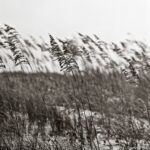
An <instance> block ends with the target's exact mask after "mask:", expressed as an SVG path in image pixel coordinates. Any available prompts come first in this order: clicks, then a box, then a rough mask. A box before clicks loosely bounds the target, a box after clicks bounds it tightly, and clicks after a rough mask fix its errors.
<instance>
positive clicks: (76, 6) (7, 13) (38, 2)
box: [0, 0, 150, 42]
mask: <svg viewBox="0 0 150 150" xmlns="http://www.w3.org/2000/svg"><path fill="white" fill-rule="evenodd" d="M149 15H150V0H0V23H6V24H9V25H12V26H13V27H16V29H17V30H18V31H19V32H20V33H22V34H25V35H28V34H33V35H43V36H47V33H51V34H54V35H56V36H61V37H66V36H68V35H72V34H74V33H75V32H81V33H87V34H92V33H95V34H98V35H100V36H101V38H102V39H104V40H108V41H115V40H120V39H123V38H124V37H125V35H127V33H131V34H132V35H133V36H134V37H137V38H140V39H146V40H147V41H149V42H150V28H149V27H150V16H149Z"/></svg>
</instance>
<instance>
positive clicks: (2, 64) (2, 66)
mask: <svg viewBox="0 0 150 150" xmlns="http://www.w3.org/2000/svg"><path fill="white" fill-rule="evenodd" d="M4 68H6V66H5V64H4V63H3V60H2V58H1V57H0V70H1V69H4Z"/></svg>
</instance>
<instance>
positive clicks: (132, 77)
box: [122, 60, 140, 86]
mask: <svg viewBox="0 0 150 150" xmlns="http://www.w3.org/2000/svg"><path fill="white" fill-rule="evenodd" d="M128 63H129V66H128V68H126V69H122V72H123V73H124V75H125V78H126V81H127V82H129V83H130V84H133V85H135V86H138V84H139V82H140V78H139V76H138V72H137V70H136V69H135V68H134V65H133V62H132V61H131V60H128Z"/></svg>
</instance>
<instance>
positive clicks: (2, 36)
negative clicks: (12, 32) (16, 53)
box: [0, 26, 10, 49]
mask: <svg viewBox="0 0 150 150" xmlns="http://www.w3.org/2000/svg"><path fill="white" fill-rule="evenodd" d="M0 41H1V43H2V46H3V48H6V49H10V47H9V41H8V38H7V33H6V32H5V29H4V27H3V26H0Z"/></svg>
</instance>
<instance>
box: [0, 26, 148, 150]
mask: <svg viewBox="0 0 150 150" xmlns="http://www.w3.org/2000/svg"><path fill="white" fill-rule="evenodd" d="M2 31H3V32H2ZM4 33H5V34H4ZM2 35H3V36H2ZM49 36H50V46H49V45H48V44H46V43H43V45H42V44H39V43H37V42H35V41H34V45H31V43H30V44H29V41H28V43H27V41H26V45H25V44H24V45H23V44H22V39H21V38H20V37H18V34H16V30H15V29H14V28H11V27H10V26H6V28H4V29H3V28H1V40H2V39H3V41H1V53H7V52H6V51H5V52H4V51H3V50H4V49H5V50H11V52H12V54H13V58H12V57H11V55H8V56H7V57H6V56H5V55H4V56H3V57H2V58H1V59H0V63H1V66H0V67H1V69H2V71H1V73H0V149H1V150H131V149H132V150H148V149H149V147H150V109H149V107H150V94H149V93H150V77H149V58H148V57H149V56H148V55H146V54H148V52H149V47H148V46H146V45H145V44H144V43H142V42H138V41H132V42H131V41H129V43H130V44H131V43H134V44H136V46H137V45H138V48H140V50H141V51H142V52H140V51H138V50H136V48H135V49H130V50H129V49H128V44H129V43H128V42H127V43H123V42H122V43H121V45H122V47H123V49H119V47H117V45H116V44H114V43H113V44H112V46H113V47H115V49H113V48H111V49H105V47H103V46H104V45H103V44H104V42H103V41H101V43H99V42H100V41H99V42H97V43H96V42H95V41H92V39H91V38H90V37H88V36H84V35H82V34H80V38H81V37H82V41H83V43H84V45H82V47H81V46H78V45H76V43H74V42H72V41H69V42H68V40H66V43H67V46H66V43H65V42H64V41H61V40H60V39H59V42H60V43H62V44H63V47H62V50H61V49H60V47H59V44H58V42H57V41H56V40H55V39H54V38H53V36H51V35H49ZM2 37H3V38H2ZM83 37H84V38H83ZM95 38H96V39H99V38H98V37H97V36H95ZM20 39H21V40H20ZM24 41H25V40H24ZM27 44H28V46H27ZM101 44H102V46H101ZM93 45H95V47H96V46H97V48H98V49H99V52H100V53H99V56H101V58H100V60H101V59H102V58H103V61H105V63H106V65H105V64H104V63H102V62H101V63H100V60H99V61H98V57H99V56H97V55H96V54H95V53H94V52H95V51H96V50H95V49H96V48H95V49H94V46H93ZM105 45H106V44H105ZM33 46H35V47H38V48H40V49H41V51H42V52H43V51H44V52H45V51H48V52H50V54H51V57H50V58H52V57H53V58H54V60H53V61H56V62H57V63H58V64H59V66H60V70H61V74H60V73H58V72H50V71H49V70H48V68H47V70H46V71H42V70H41V68H40V69H39V70H36V71H33V72H32V69H33V67H35V66H36V67H35V68H36V69H37V68H38V64H39V65H41V64H40V63H44V61H43V62H41V61H40V62H38V63H37V64H35V63H33V61H32V62H30V61H31V59H28V58H30V57H29V55H30V56H31V57H32V60H38V58H36V56H35V54H33V55H31V54H32V53H31V52H32V51H34V50H32V51H30V50H31V47H32V48H33ZM87 46H88V47H87ZM92 46H93V47H92ZM79 47H80V49H79ZM81 48H82V52H81ZM28 49H29V50H28ZM43 49H44V50H43ZM147 49H148V50H147ZM27 50H28V53H27ZM79 50H80V51H79ZM88 50H91V53H92V54H93V55H92V54H91V53H90V52H89V51H88ZM86 51H88V53H86ZM25 52H26V53H25ZM44 52H43V53H44ZM113 52H114V53H115V54H117V55H118V57H119V56H120V57H121V60H122V62H125V64H124V69H122V70H121V69H119V65H122V62H121V63H120V64H119V63H116V62H114V60H113V59H111V57H110V56H111V54H113V55H114V53H113ZM129 52H131V54H130V56H131V57H130V58H128V56H129ZM132 52H134V55H133V53H132ZM27 54H28V57H26V56H27ZM90 54H91V55H92V56H90ZM94 54H95V55H94ZM107 54H110V56H107ZM126 54H128V55H126ZM78 57H81V58H82V59H81V60H83V64H84V65H85V67H84V69H83V68H82V69H80V66H78V62H77V60H78V59H79V58H78ZM8 58H10V59H11V61H12V60H14V62H15V65H16V66H18V65H20V66H21V70H20V71H10V70H9V67H8V66H6V65H7V62H8V60H7V59H8ZM47 58H49V57H47ZM93 58H95V60H96V62H97V65H98V66H99V67H93V68H92V67H91V66H90V67H89V65H87V64H89V63H91V64H92V61H94V60H93ZM109 59H111V60H109ZM48 60H49V59H48ZM47 62H48V61H47ZM98 62H99V63H98ZM24 64H25V65H28V66H29V68H31V70H30V71H29V72H27V71H24ZM31 64H32V65H33V64H34V65H35V66H32V65H31ZM102 64H103V66H102ZM127 64H128V65H127ZM137 64H138V65H140V67H137V66H136V65H137ZM102 68H103V69H102ZM7 69H8V70H7Z"/></svg>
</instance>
